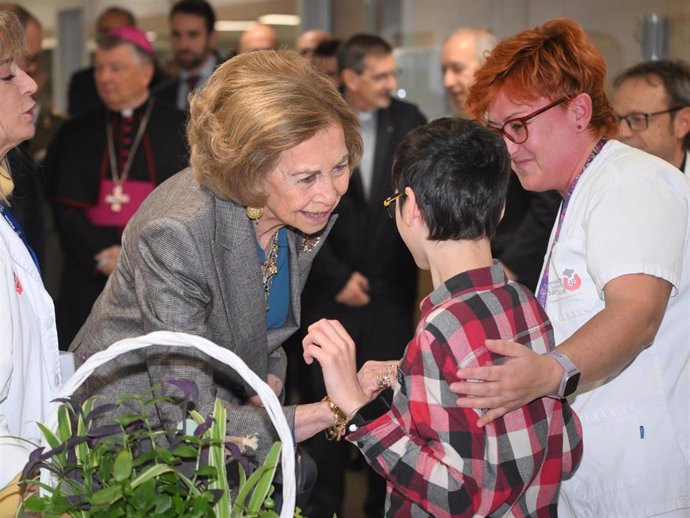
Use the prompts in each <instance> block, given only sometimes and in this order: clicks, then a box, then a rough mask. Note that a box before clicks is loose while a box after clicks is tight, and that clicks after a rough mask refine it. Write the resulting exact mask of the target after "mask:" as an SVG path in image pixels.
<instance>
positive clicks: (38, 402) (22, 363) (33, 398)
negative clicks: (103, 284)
mask: <svg viewBox="0 0 690 518" xmlns="http://www.w3.org/2000/svg"><path fill="white" fill-rule="evenodd" d="M77 289H78V287H77ZM0 315H1V316H0V488H1V487H3V486H4V485H5V484H6V483H7V482H9V481H10V480H11V479H12V478H13V477H14V476H16V475H17V473H18V472H19V471H20V470H21V468H22V467H23V463H22V459H21V455H20V453H21V451H19V449H18V448H17V445H20V446H22V447H23V448H25V449H26V454H27V455H28V452H29V451H31V450H32V449H33V447H32V446H31V444H29V443H25V442H19V443H17V442H15V441H13V440H10V439H8V438H6V437H3V436H6V435H7V434H8V433H9V435H13V436H17V437H22V438H25V439H28V440H30V441H33V442H34V443H38V442H39V439H40V438H41V433H40V430H39V429H38V426H37V425H36V423H37V422H42V423H45V422H47V418H48V412H49V409H50V401H51V400H52V399H53V398H54V397H56V396H57V394H58V392H59V389H60V387H61V385H62V379H61V375H60V360H59V352H58V340H57V331H56V327H55V309H54V307H53V301H52V300H51V298H50V296H49V295H48V293H47V292H46V290H45V288H44V287H43V281H42V280H41V276H40V274H39V272H38V269H37V268H36V265H35V264H34V262H33V259H32V258H31V255H30V254H29V251H28V250H27V248H26V246H25V245H24V243H23V242H22V240H21V239H20V238H19V237H18V236H17V234H16V233H15V232H14V230H12V228H10V226H9V224H8V223H7V222H6V221H5V219H4V218H3V217H2V216H0ZM24 462H25V459H24Z"/></svg>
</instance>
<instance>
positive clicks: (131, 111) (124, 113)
mask: <svg viewBox="0 0 690 518" xmlns="http://www.w3.org/2000/svg"><path fill="white" fill-rule="evenodd" d="M149 99H151V97H150V96H149V97H147V98H146V100H145V101H144V102H143V103H141V104H140V105H139V106H135V107H133V108H125V109H124V110H119V111H112V113H117V114H118V115H120V116H122V117H131V116H132V115H134V114H135V113H140V112H143V111H144V109H145V108H146V105H147V104H148V102H149Z"/></svg>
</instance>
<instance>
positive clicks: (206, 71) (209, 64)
mask: <svg viewBox="0 0 690 518" xmlns="http://www.w3.org/2000/svg"><path fill="white" fill-rule="evenodd" d="M217 64H218V61H217V60H216V58H215V56H214V55H213V54H211V55H210V56H209V57H208V58H207V59H206V61H205V62H204V64H203V65H202V66H201V68H200V69H199V71H198V72H197V73H196V74H193V75H195V76H197V77H203V78H208V77H211V74H213V71H214V70H215V69H216V65H217ZM190 76H192V74H190V73H189V72H188V71H187V70H181V71H180V79H181V80H183V81H185V80H187V78H188V77H190Z"/></svg>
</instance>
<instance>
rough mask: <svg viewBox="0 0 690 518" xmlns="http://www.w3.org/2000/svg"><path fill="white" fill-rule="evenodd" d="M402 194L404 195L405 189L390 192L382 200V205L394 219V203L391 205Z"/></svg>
mask: <svg viewBox="0 0 690 518" xmlns="http://www.w3.org/2000/svg"><path fill="white" fill-rule="evenodd" d="M403 196H406V194H405V191H401V192H395V193H393V194H391V195H390V196H389V197H388V198H386V199H385V200H383V206H384V207H386V211H388V217H389V218H391V219H395V205H393V203H395V201H396V200H397V199H398V198H401V197H403Z"/></svg>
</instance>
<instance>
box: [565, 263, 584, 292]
mask: <svg viewBox="0 0 690 518" xmlns="http://www.w3.org/2000/svg"><path fill="white" fill-rule="evenodd" d="M562 280H563V287H564V288H565V289H566V290H568V291H575V290H577V289H578V288H579V287H580V286H582V278H580V276H579V275H578V274H577V273H576V272H575V271H574V270H571V269H570V268H568V269H565V270H563V278H562Z"/></svg>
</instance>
